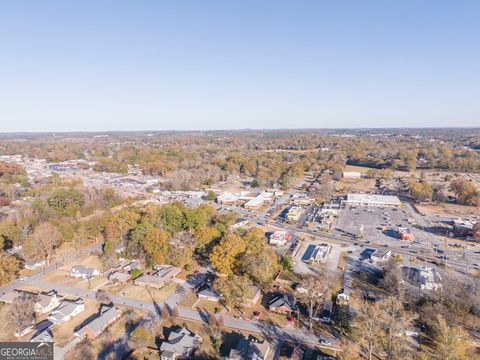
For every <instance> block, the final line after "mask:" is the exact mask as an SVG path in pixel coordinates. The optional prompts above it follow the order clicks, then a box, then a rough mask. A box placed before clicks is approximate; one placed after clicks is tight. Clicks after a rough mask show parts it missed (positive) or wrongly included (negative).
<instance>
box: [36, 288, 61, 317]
mask: <svg viewBox="0 0 480 360" xmlns="http://www.w3.org/2000/svg"><path fill="white" fill-rule="evenodd" d="M61 302H62V297H61V296H58V294H57V292H56V291H55V290H50V291H43V292H41V293H40V294H38V295H37V296H36V301H35V305H34V309H35V312H37V313H39V314H45V313H47V312H49V311H52V310H53V309H55V308H57V307H58V306H59V305H60V303H61Z"/></svg>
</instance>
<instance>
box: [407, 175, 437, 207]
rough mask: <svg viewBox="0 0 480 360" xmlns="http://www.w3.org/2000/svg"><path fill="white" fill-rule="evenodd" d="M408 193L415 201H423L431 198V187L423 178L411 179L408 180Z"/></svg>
mask: <svg viewBox="0 0 480 360" xmlns="http://www.w3.org/2000/svg"><path fill="white" fill-rule="evenodd" d="M410 193H411V195H412V196H413V198H414V199H415V201H418V202H424V201H429V200H431V199H432V195H433V189H432V186H431V185H430V184H429V183H428V182H426V181H425V180H422V181H412V182H410Z"/></svg>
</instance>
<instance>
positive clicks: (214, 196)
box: [206, 190, 217, 201]
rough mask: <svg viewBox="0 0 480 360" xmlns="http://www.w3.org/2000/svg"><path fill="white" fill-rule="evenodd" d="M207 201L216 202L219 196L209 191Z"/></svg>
mask: <svg viewBox="0 0 480 360" xmlns="http://www.w3.org/2000/svg"><path fill="white" fill-rule="evenodd" d="M206 199H207V200H208V201H216V200H217V194H215V192H214V191H212V190H209V191H208V193H207V196H206Z"/></svg>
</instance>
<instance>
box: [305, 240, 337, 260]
mask: <svg viewBox="0 0 480 360" xmlns="http://www.w3.org/2000/svg"><path fill="white" fill-rule="evenodd" d="M331 252H332V246H331V245H328V244H319V245H315V248H314V249H313V251H312V254H311V255H310V258H309V259H308V262H310V263H312V264H321V263H325V262H326V261H327V259H328V256H329V255H330V253H331Z"/></svg>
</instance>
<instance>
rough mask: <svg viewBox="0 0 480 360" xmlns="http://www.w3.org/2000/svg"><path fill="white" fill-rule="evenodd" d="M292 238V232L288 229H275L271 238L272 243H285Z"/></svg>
mask: <svg viewBox="0 0 480 360" xmlns="http://www.w3.org/2000/svg"><path fill="white" fill-rule="evenodd" d="M290 240H292V234H290V233H289V232H288V231H286V230H278V231H275V232H274V233H273V234H272V235H270V238H269V244H270V245H279V246H282V245H285V244H286V243H287V242H289V241H290Z"/></svg>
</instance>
